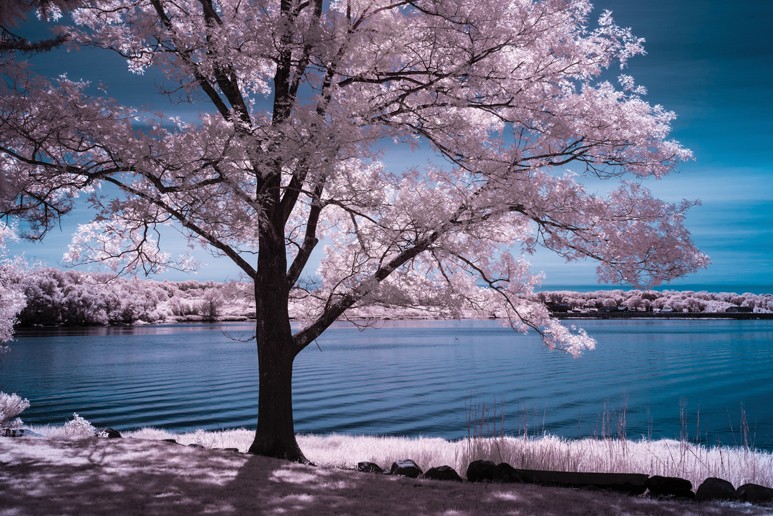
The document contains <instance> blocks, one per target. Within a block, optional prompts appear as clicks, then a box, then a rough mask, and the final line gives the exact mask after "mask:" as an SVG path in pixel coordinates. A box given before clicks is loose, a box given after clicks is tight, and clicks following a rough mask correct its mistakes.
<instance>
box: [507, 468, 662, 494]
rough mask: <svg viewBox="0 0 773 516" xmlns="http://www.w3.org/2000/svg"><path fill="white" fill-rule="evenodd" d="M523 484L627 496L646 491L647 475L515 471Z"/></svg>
mask: <svg viewBox="0 0 773 516" xmlns="http://www.w3.org/2000/svg"><path fill="white" fill-rule="evenodd" d="M516 471H517V472H518V475H520V477H521V479H522V480H523V482H528V483H531V484H541V485H548V486H561V487H579V488H583V489H603V490H605V491H615V492H618V493H624V494H629V495H640V494H642V493H644V492H645V491H646V490H647V486H646V482H647V479H648V476H647V475H644V474H639V473H581V472H571V471H538V470H530V469H517V470H516Z"/></svg>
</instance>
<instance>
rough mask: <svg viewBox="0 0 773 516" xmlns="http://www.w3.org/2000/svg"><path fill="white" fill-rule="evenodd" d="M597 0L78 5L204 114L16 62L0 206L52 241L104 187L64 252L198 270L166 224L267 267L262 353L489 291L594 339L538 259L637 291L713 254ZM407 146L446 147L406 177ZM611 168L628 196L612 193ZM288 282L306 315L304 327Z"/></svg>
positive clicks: (97, 27) (674, 154)
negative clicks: (373, 308)
mask: <svg viewBox="0 0 773 516" xmlns="http://www.w3.org/2000/svg"><path fill="white" fill-rule="evenodd" d="M591 13H592V7H591V4H590V3H589V2H588V1H586V0H574V1H567V0H540V1H537V0H510V1H507V2H501V1H499V0H496V1H495V0H482V1H481V0H476V1H472V0H333V1H331V2H323V1H322V0H281V1H278V0H274V1H269V0H175V1H171V0H150V1H142V2H139V1H134V0H104V1H93V2H88V1H86V2H83V5H82V7H80V8H77V9H75V10H73V11H72V21H71V22H70V21H69V20H68V25H67V26H66V28H65V29H62V30H64V31H66V33H67V34H68V35H69V37H70V38H71V39H72V43H71V44H73V45H83V46H92V47H98V48H103V49H108V50H110V51H112V52H114V53H116V54H118V55H119V56H121V57H122V58H124V59H125V60H126V62H127V64H128V70H129V71H130V72H132V73H136V74H142V73H144V72H145V71H146V70H148V69H150V68H157V69H160V70H162V71H163V73H164V74H165V77H166V83H165V86H164V90H165V91H163V92H161V93H162V94H165V95H169V96H171V97H172V98H173V99H174V100H175V101H177V102H190V103H193V104H195V105H196V106H197V109H198V115H197V116H196V117H194V118H189V119H182V118H178V117H167V116H165V115H164V114H163V113H159V114H154V113H147V112H144V111H142V110H140V109H138V108H134V107H131V106H127V105H122V104H121V103H120V102H119V101H117V100H115V99H113V98H111V97H110V96H109V92H104V91H101V90H98V89H97V88H95V87H94V85H91V84H89V83H86V82H82V81H79V80H78V78H74V77H59V78H55V79H46V78H41V77H34V76H31V75H29V74H28V73H27V71H26V70H24V69H18V68H12V67H11V68H7V70H6V73H5V75H6V78H5V81H4V82H3V84H2V86H0V87H2V88H3V91H2V97H1V98H0V167H1V168H2V174H3V175H4V176H5V182H6V184H7V186H6V190H8V192H9V193H7V194H6V201H5V205H4V207H3V211H4V213H5V214H7V215H23V216H24V217H25V218H26V220H27V221H28V227H27V236H32V237H37V236H40V235H42V234H43V233H45V231H46V230H47V229H49V228H50V227H51V226H52V225H53V224H55V223H56V220H57V218H58V217H59V216H61V215H62V214H64V213H66V212H67V211H69V210H70V209H71V208H72V207H73V203H74V199H75V198H76V197H77V196H78V195H87V196H88V202H89V203H90V204H91V205H92V206H93V207H94V208H95V213H96V216H95V218H94V220H93V222H91V223H88V224H85V225H83V226H81V228H80V230H79V231H78V233H77V234H76V235H75V236H74V239H73V244H72V246H71V247H70V249H69V251H68V258H69V259H70V260H71V261H72V262H74V263H80V262H90V261H103V262H109V263H111V264H112V265H113V266H114V267H115V268H116V269H118V270H127V271H134V270H145V271H146V272H154V271H157V270H158V269H159V268H160V267H163V266H169V265H176V266H185V263H182V262H174V260H173V259H172V257H170V256H169V255H167V254H165V253H163V252H162V251H161V250H160V249H159V246H158V242H159V239H158V228H159V227H161V226H163V225H165V224H167V223H169V222H174V223H175V224H176V225H177V226H178V227H179V228H181V230H182V231H183V232H184V233H185V234H186V235H187V236H188V237H189V238H190V239H191V240H192V241H194V242H199V243H203V244H205V245H207V246H209V248H210V249H212V250H214V251H215V252H216V253H219V254H221V255H223V256H225V257H227V258H229V259H230V260H232V261H233V262H234V263H235V264H236V265H237V266H238V267H239V268H240V269H241V271H243V273H244V274H245V276H246V277H248V278H250V279H252V280H253V281H254V283H255V288H256V300H257V304H256V312H257V314H256V315H257V320H258V323H257V329H256V330H257V341H258V354H259V357H261V358H260V359H261V360H263V359H264V358H263V357H272V358H270V361H273V362H271V363H276V362H277V361H282V360H285V361H286V360H287V356H289V357H290V358H289V360H290V363H292V358H291V357H294V356H295V354H297V353H298V352H299V351H300V350H302V349H303V348H304V347H306V346H307V345H309V344H310V343H311V342H313V340H314V339H315V338H316V337H317V336H319V335H320V334H321V332H323V331H324V330H325V329H326V328H327V327H328V326H329V325H330V324H332V322H333V321H335V320H336V319H338V318H340V317H342V316H345V314H346V311H347V310H348V309H349V308H351V307H355V306H365V305H367V304H372V303H385V302H387V303H389V304H392V305H407V306H410V305H421V304H422V303H427V302H429V301H431V302H433V303H441V304H444V305H446V306H448V307H450V308H454V307H459V308H461V307H466V308H469V307H471V306H472V307H474V306H478V305H481V306H482V305H489V304H490V303H492V302H496V303H498V304H499V305H500V306H502V307H503V309H504V311H505V313H506V314H507V319H508V320H509V322H510V323H511V324H512V325H513V326H514V327H515V328H517V329H520V330H525V329H527V328H528V327H531V328H534V329H536V330H537V331H539V332H541V333H542V335H543V337H544V339H545V342H546V343H547V344H548V345H549V346H551V347H552V346H557V347H561V348H563V349H566V350H568V351H570V352H572V353H579V352H581V351H582V350H583V349H585V348H587V347H591V346H592V345H593V340H592V339H591V338H590V337H589V336H587V335H585V334H584V333H583V332H582V331H579V332H575V331H571V330H569V329H567V328H566V327H564V326H562V325H560V324H558V323H557V322H556V321H555V320H553V319H552V318H551V317H550V314H549V312H548V311H547V310H546V308H545V307H544V306H543V305H542V304H540V303H538V302H535V301H533V300H532V299H531V298H530V296H529V294H531V293H532V291H533V288H534V286H535V284H537V283H538V281H539V278H538V277H536V276H534V275H533V274H532V273H531V272H530V270H529V265H528V263H527V261H526V260H525V259H524V258H523V257H522V256H523V255H524V254H529V253H531V252H533V251H534V250H535V249H536V248H537V247H538V246H543V247H546V248H548V249H550V250H552V251H554V252H556V253H558V254H559V255H561V256H563V257H565V258H566V259H567V260H577V259H586V258H588V259H593V260H596V261H597V262H598V264H599V265H598V276H599V279H600V280H602V281H607V282H624V283H628V284H637V285H638V284H642V285H651V284H657V283H660V282H662V281H667V280H670V279H673V278H675V277H678V276H681V275H684V274H687V273H689V272H692V271H695V270H696V269H698V268H701V267H703V266H705V264H706V260H707V259H706V257H705V256H704V255H703V254H701V253H700V252H699V251H698V250H697V249H696V248H695V247H694V245H693V243H692V242H691V238H690V235H689V233H688V231H687V230H686V229H685V227H684V224H683V219H684V213H685V211H686V210H687V209H688V208H689V207H690V206H692V205H693V204H694V203H692V202H688V201H684V202H681V203H676V204H672V203H667V202H663V201H661V200H658V199H656V198H654V197H653V196H652V194H651V193H650V192H649V191H648V190H647V189H646V188H645V187H644V186H643V185H642V184H641V181H640V179H641V178H645V177H648V176H655V177H663V176H665V175H666V174H668V173H669V172H670V171H671V170H672V169H673V168H674V167H675V166H676V165H677V164H678V163H679V162H680V161H682V160H685V159H689V158H690V157H691V154H690V152H689V151H688V150H686V149H685V148H683V147H682V146H681V145H680V144H679V143H678V142H676V141H673V140H671V139H669V137H668V134H669V131H670V123H671V121H672V120H673V119H674V114H673V113H672V112H670V111H667V110H666V109H664V108H663V107H661V106H657V105H655V106H653V105H651V104H649V103H648V102H646V101H645V100H644V94H645V91H644V89H643V88H642V87H639V86H638V85H636V83H635V82H634V80H633V78H632V77H630V76H628V75H624V74H623V75H620V76H619V77H617V78H615V77H614V72H613V68H614V67H617V66H620V67H624V66H625V65H626V62H627V61H628V60H629V59H630V58H632V57H634V56H636V55H638V54H642V53H643V46H642V44H643V42H642V40H641V39H639V38H636V37H635V36H634V35H633V34H632V33H631V31H630V30H629V29H625V28H621V27H618V26H617V25H615V24H614V22H613V20H612V16H611V13H610V12H608V11H604V12H602V13H601V14H600V17H599V18H598V20H597V22H592V21H591ZM614 81H616V82H614ZM395 147H397V148H401V149H402V148H407V147H414V148H419V149H422V150H423V151H428V152H431V153H432V154H433V156H434V157H433V158H432V159H431V160H429V161H427V162H423V161H417V162H416V163H414V164H413V165H411V166H406V167H399V166H396V165H395V164H393V163H390V162H389V160H388V157H389V153H390V152H392V149H393V148H395ZM598 178H601V179H606V180H608V181H609V182H611V183H614V184H615V187H613V188H611V189H609V190H608V193H605V194H600V193H595V192H594V191H593V190H592V189H591V188H589V187H588V186H587V185H586V183H587V180H589V179H590V180H594V181H595V180H596V179H598ZM114 192H120V195H115V194H114ZM317 247H324V256H323V258H322V260H321V265H320V266H319V269H318V271H316V273H315V272H314V271H308V270H307V268H308V267H307V266H308V264H309V259H310V256H311V255H312V252H313V251H314V250H315V249H316V248H317ZM290 296H302V297H304V298H305V303H306V306H307V309H306V312H305V316H304V318H303V319H304V321H303V325H302V327H301V328H300V329H299V330H297V331H295V332H291V330H290V326H289V322H288V314H287V303H288V299H289V298H290ZM279 348H282V349H283V350H284V351H281V352H280V351H279ZM280 355H281V356H283V357H285V358H282V359H281V360H280V358H278V357H279V356H280ZM266 360H269V358H266ZM265 369H266V367H264V364H263V362H261V375H263V371H264V370H265ZM261 382H262V383H261V391H263V389H264V385H266V384H267V383H266V382H269V380H268V379H267V378H264V377H263V376H261ZM259 410H263V409H259ZM259 427H260V421H259ZM259 433H260V429H259Z"/></svg>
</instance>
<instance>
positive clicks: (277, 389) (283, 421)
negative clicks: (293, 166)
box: [250, 165, 308, 462]
mask: <svg viewBox="0 0 773 516" xmlns="http://www.w3.org/2000/svg"><path fill="white" fill-rule="evenodd" d="M278 170H279V165H277V173H276V174H274V176H273V177H272V178H270V179H269V180H267V182H266V185H265V193H264V194H263V198H262V202H263V206H265V208H266V214H265V215H266V216H265V218H261V219H260V220H259V224H258V232H259V242H260V248H259V252H258V267H257V273H256V276H255V312H256V313H255V316H256V323H255V340H256V341H257V347H258V378H259V383H258V389H259V394H258V428H257V430H256V432H255V440H254V441H253V443H252V446H250V453H254V454H256V455H266V456H269V457H277V458H281V459H286V460H292V461H297V462H308V461H307V460H306V457H304V456H303V453H302V452H301V449H300V448H299V447H298V443H297V441H296V440H295V426H294V424H293V392H292V390H293V360H294V359H295V355H296V354H297V353H296V350H295V347H294V346H293V334H292V329H291V327H290V314H289V312H288V300H289V297H290V288H289V286H288V285H287V256H286V255H285V252H286V250H285V241H284V229H283V228H284V216H283V212H282V210H281V205H280V203H279V190H280V183H279V178H280V174H279V171H278Z"/></svg>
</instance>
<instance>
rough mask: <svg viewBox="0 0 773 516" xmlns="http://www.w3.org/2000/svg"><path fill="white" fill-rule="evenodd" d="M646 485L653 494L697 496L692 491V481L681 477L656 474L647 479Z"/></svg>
mask: <svg viewBox="0 0 773 516" xmlns="http://www.w3.org/2000/svg"><path fill="white" fill-rule="evenodd" d="M646 485H647V489H649V491H650V494H651V495H652V496H674V497H677V498H693V497H695V494H694V493H693V492H692V482H690V481H689V480H685V479H683V478H679V477H662V476H660V475H654V476H651V477H650V478H648V479H647V482H646Z"/></svg>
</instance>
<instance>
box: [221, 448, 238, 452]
mask: <svg viewBox="0 0 773 516" xmlns="http://www.w3.org/2000/svg"><path fill="white" fill-rule="evenodd" d="M223 451H227V452H235V453H239V448H223Z"/></svg>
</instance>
